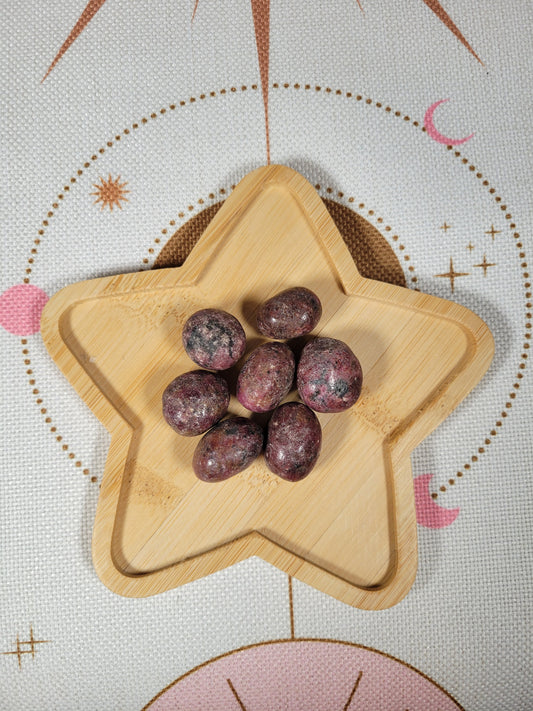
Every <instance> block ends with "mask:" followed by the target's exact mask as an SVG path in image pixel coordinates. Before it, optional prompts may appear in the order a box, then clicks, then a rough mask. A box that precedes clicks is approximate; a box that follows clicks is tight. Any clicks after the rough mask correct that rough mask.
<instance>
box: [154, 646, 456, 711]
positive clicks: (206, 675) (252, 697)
mask: <svg viewBox="0 0 533 711" xmlns="http://www.w3.org/2000/svg"><path fill="white" fill-rule="evenodd" d="M407 708H408V709H409V711H428V709H438V710H439V711H458V709H459V710H461V706H459V704H458V703H457V702H456V701H454V699H452V697H451V696H450V695H449V694H448V693H447V692H446V691H444V689H442V688H440V687H439V686H438V685H437V684H435V682H433V681H432V680H431V679H429V678H428V677H426V676H424V675H423V674H421V673H420V672H419V671H417V670H416V669H414V668H413V667H410V666H408V665H407V664H404V663H403V662H400V661H398V660H397V659H394V658H392V657H389V656H387V655H385V654H383V653H381V652H376V651H374V650H372V649H368V648H366V647H361V646H359V645H355V644H351V643H349V642H338V641H330V640H298V639H297V640H279V641H276V642H269V643H264V644H259V645H254V646H252V647H246V648H245V649H241V650H237V651H235V652H232V653H230V654H227V655H223V656H222V657H218V658H217V659H213V660H211V661H210V662H207V663H206V664H203V665H201V666H200V667H197V668H196V669H193V670H192V671H190V672H188V673H187V674H185V675H184V676H182V677H180V678H179V679H177V680H176V681H175V682H174V683H173V684H171V685H170V686H169V687H167V688H166V689H164V690H163V692H161V693H160V694H158V696H156V697H155V699H153V700H152V701H151V702H150V703H149V704H148V705H147V706H145V709H150V710H151V711H178V709H187V711H205V709H209V710H210V711H232V710H234V711H239V710H241V711H242V709H245V710H246V711H260V709H269V711H309V709H328V710H331V711H337V710H338V711H343V710H346V711H375V710H376V709H379V710H380V711H398V710H399V709H401V710H402V711H403V710H404V709H407ZM143 711H144V710H143Z"/></svg>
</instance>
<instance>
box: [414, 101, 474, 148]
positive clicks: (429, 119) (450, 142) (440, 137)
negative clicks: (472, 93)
mask: <svg viewBox="0 0 533 711" xmlns="http://www.w3.org/2000/svg"><path fill="white" fill-rule="evenodd" d="M447 101H449V99H441V100H440V101H435V103H434V104H431V106H430V107H429V109H428V110H427V111H426V113H425V115H424V128H425V129H426V131H427V134H428V136H429V137H430V138H432V139H433V140H434V141H437V143H443V144H444V145H446V146H460V145H461V143H466V142H467V141H469V140H470V139H471V138H473V137H474V134H473V133H471V134H470V135H469V136H466V137H465V138H450V137H449V136H445V135H444V134H442V133H440V131H437V129H436V128H435V124H434V123H433V114H434V113H435V109H436V108H437V106H440V105H441V104H444V103H446V102H447Z"/></svg>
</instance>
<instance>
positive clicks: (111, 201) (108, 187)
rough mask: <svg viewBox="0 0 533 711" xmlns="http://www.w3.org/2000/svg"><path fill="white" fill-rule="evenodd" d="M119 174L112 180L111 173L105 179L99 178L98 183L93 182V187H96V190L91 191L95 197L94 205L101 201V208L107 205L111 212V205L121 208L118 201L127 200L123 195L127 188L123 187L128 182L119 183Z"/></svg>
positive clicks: (127, 191)
mask: <svg viewBox="0 0 533 711" xmlns="http://www.w3.org/2000/svg"><path fill="white" fill-rule="evenodd" d="M119 181H120V175H119V176H117V177H116V178H115V180H113V178H112V177H111V175H109V177H108V179H107V180H104V179H103V178H100V183H93V188H96V192H94V193H91V195H96V196H97V199H96V200H95V201H94V203H93V204H94V205H97V204H98V203H99V202H101V203H102V208H101V209H102V210H103V209H104V207H106V206H107V207H109V209H110V210H111V212H112V211H113V205H116V206H117V207H119V208H120V209H121V210H122V205H121V204H120V201H121V200H123V201H125V202H128V198H127V197H124V196H125V194H126V193H129V192H130V191H129V190H124V187H125V186H126V185H127V184H128V183H120V182H119Z"/></svg>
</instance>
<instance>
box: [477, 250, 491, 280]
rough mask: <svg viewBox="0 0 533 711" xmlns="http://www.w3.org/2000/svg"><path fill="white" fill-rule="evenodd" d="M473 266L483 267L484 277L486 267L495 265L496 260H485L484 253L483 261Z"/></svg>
mask: <svg viewBox="0 0 533 711" xmlns="http://www.w3.org/2000/svg"><path fill="white" fill-rule="evenodd" d="M474 266H475V267H481V268H482V269H483V276H484V277H486V276H487V269H488V268H489V267H495V266H496V262H487V255H486V254H484V255H483V261H482V262H481V264H474Z"/></svg>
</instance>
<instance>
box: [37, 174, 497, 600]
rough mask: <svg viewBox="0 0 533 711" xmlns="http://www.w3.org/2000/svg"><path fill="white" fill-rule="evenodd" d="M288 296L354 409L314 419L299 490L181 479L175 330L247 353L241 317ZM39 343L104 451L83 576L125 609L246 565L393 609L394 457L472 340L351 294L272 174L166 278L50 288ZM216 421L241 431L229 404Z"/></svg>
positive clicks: (404, 525) (323, 243)
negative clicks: (340, 352) (227, 326)
mask: <svg viewBox="0 0 533 711" xmlns="http://www.w3.org/2000/svg"><path fill="white" fill-rule="evenodd" d="M290 286H306V287H308V288H310V289H312V290H313V291H314V292H315V293H316V294H317V295H318V296H319V298H320V300H321V302H322V305H323V316H322V319H321V321H320V323H319V324H318V326H317V328H316V329H315V332H314V333H315V334H316V335H325V336H331V337H334V338H339V339H341V340H343V341H345V342H346V343H348V344H349V345H350V347H351V348H352V350H353V351H354V353H355V354H356V355H357V356H358V358H359V360H360V361H361V364H362V367H363V373H364V384H363V391H362V395H361V398H360V399H359V401H358V402H357V403H356V405H355V406H354V407H353V408H351V409H350V410H349V411H347V412H345V413H342V414H335V415H318V417H319V420H320V422H321V425H322V428H323V445H322V453H321V456H320V458H319V461H318V464H317V465H316V467H315V469H314V470H313V471H312V472H311V474H310V475H309V476H308V477H307V478H306V479H304V480H303V481H301V482H297V483H290V482H286V481H283V480H281V479H279V478H278V477H276V476H275V475H273V474H271V473H270V472H269V471H268V469H267V467H266V465H265V463H264V461H263V458H262V457H261V458H260V459H259V460H257V461H256V462H255V463H254V464H253V465H252V466H251V467H249V469H247V470H245V471H244V472H242V473H240V474H238V475H236V476H234V477H233V478H231V479H229V480H227V481H225V482H220V483H216V484H214V483H209V484H208V483H204V482H201V481H199V480H198V479H197V478H196V477H195V476H194V473H193V470H192V466H191V461H192V455H193V451H194V448H195V446H196V444H197V441H198V438H197V437H180V436H179V435H177V434H176V433H175V432H174V431H173V430H171V429H170V427H168V425H167V424H166V423H165V422H164V420H163V417H162V413H161V395H162V392H163V390H164V388H165V387H166V385H167V384H168V383H169V382H170V381H171V380H172V379H173V378H175V377H176V376H177V375H179V374H181V373H183V372H186V371H188V370H193V369H195V368H196V366H195V365H194V363H192V362H191V361H190V360H189V359H188V357H187V356H186V354H185V352H184V350H183V347H182V344H181V330H182V326H183V323H184V322H185V320H186V319H187V318H188V317H189V316H190V315H191V314H192V313H193V312H194V311H196V310H198V309H201V308H206V307H216V308H221V309H225V310H226V311H229V312H230V313H232V314H234V315H235V316H236V317H237V318H238V319H239V320H240V321H241V323H242V324H243V327H244V329H245V331H246V334H247V337H248V344H249V346H248V352H249V351H250V350H251V348H253V347H255V346H256V345H258V344H259V343H260V342H262V341H264V340H266V339H264V338H262V337H261V336H260V334H259V333H258V332H257V330H256V329H255V326H254V313H255V311H256V309H257V307H258V305H259V304H260V303H261V302H263V301H264V300H266V299H268V298H270V297H271V296H273V295H274V294H275V293H277V292H279V291H281V290H282V289H285V288H288V287H290ZM41 330H42V335H43V338H44V341H45V343H46V346H47V348H48V349H49V352H50V354H51V356H52V358H53V359H54V360H55V361H56V363H57V364H58V366H59V367H60V369H61V370H62V371H63V373H64V374H65V375H66V377H67V378H68V380H69V381H70V382H71V383H72V385H73V386H74V388H75V389H76V390H77V392H78V393H79V395H80V396H81V397H82V398H83V399H84V400H85V402H86V403H87V404H88V406H89V407H90V408H91V409H92V411H93V412H94V413H95V415H96V416H97V417H98V418H99V419H100V420H101V421H102V422H103V424H104V425H105V426H106V427H107V429H108V430H109V432H110V434H111V445H110V449H109V454H108V458H107V463H106V466H105V471H104V473H103V478H102V483H101V491H100V497H99V501H98V507H97V512H96V518H95V524H94V533H93V560H94V565H95V568H96V570H97V572H98V575H99V576H100V578H101V580H102V581H103V582H104V583H105V585H107V586H108V587H109V588H110V589H111V590H113V591H115V592H117V593H119V594H121V595H126V596H134V597H142V596H147V595H153V594H155V593H160V592H163V591H165V590H168V589H170V588H174V587H177V586H179V585H183V584H185V583H188V582H190V581H193V580H195V579H197V578H200V577H202V576H205V575H208V574H210V573H213V572H215V571H217V570H220V569H221V568H224V567H227V566H229V565H232V564H234V563H237V562H238V561H241V560H243V559H245V558H248V557H250V556H260V557H261V558H263V559H264V560H266V561H268V562H270V563H272V564H273V565H275V566H277V567H278V568H280V569H282V570H284V571H285V572H286V573H287V574H289V575H291V576H294V577H296V578H298V579H299V580H302V581H304V582H305V583H307V584H309V585H312V586H314V587H315V588H318V589H319V590H321V591H323V592H325V593H328V594H329V595H332V596H334V597H336V598H338V599H339V600H342V601H344V602H346V603H349V604H350V605H354V606H356V607H359V608H364V609H379V608H385V607H389V606H391V605H394V604H395V603H397V602H398V601H399V600H401V599H402V597H403V596H404V595H405V594H406V593H407V592H408V590H409V589H410V587H411V585H412V583H413V580H414V577H415V573H416V567H417V535H416V534H417V532H416V517H415V506H414V495H413V483H412V474H411V466H410V453H411V452H412V450H413V449H414V447H416V445H417V444H418V443H419V442H420V441H421V440H422V439H423V438H424V437H426V436H427V435H428V434H429V433H430V432H431V431H432V430H433V429H434V428H435V427H437V425H438V424H439V423H440V422H441V421H442V420H443V419H444V418H445V417H446V416H447V415H448V414H449V413H450V412H451V410H452V409H453V408H455V407H456V406H457V405H458V403H459V402H460V401H461V400H462V399H463V398H464V397H465V396H466V395H467V394H468V392H469V391H470V390H471V389H472V388H473V387H474V385H475V384H476V383H477V382H478V381H479V379H480V378H481V376H482V375H483V373H484V372H485V370H486V369H487V367H488V365H489V363H490V360H491V358H492V354H493V340H492V336H491V334H490V331H489V330H488V328H487V326H486V325H485V323H483V321H481V319H479V318H478V317H477V316H476V315H475V314H473V313H472V312H471V311H469V310H468V309H466V308H464V307H462V306H460V305H458V304H455V303H452V302H448V301H445V300H442V299H439V298H436V297H433V296H428V295H426V294H422V293H419V292H415V291H411V290H408V289H405V288H402V287H398V286H392V285H390V284H385V283H382V282H377V281H373V280H370V279H364V278H363V277H361V276H360V274H359V273H358V272H357V269H356V267H355V265H354V261H353V259H352V257H351V256H350V253H349V251H348V249H347V247H346V245H345V243H344V242H343V239H342V237H341V235H340V234H339V232H338V230H337V228H336V226H335V224H334V223H333V221H332V219H331V217H330V216H329V214H328V212H327V210H326V208H325V207H324V204H323V202H322V201H321V199H320V197H319V196H318V194H317V193H316V191H315V190H314V188H313V187H312V186H311V185H310V184H309V183H308V182H307V181H306V180H305V179H304V178H303V177H302V176H301V175H299V174H298V173H296V172H295V171H293V170H291V169H289V168H286V167H284V166H276V165H274V166H267V167H263V168H260V169H258V170H256V171H254V172H252V173H250V174H248V175H247V176H246V177H245V178H244V179H243V180H242V181H241V182H240V183H239V185H238V186H237V187H236V189H235V190H234V192H233V193H232V194H231V196H230V197H229V198H228V199H227V200H226V202H225V204H224V205H223V207H222V208H221V209H220V211H219V212H218V213H217V215H216V216H215V218H214V219H213V221H212V222H211V223H210V225H209V227H208V228H207V230H206V231H205V233H204V234H203V236H202V237H201V238H200V240H199V242H198V243H197V244H196V246H195V247H194V248H193V250H192V252H191V254H190V256H189V257H188V258H187V260H186V262H185V263H184V265H183V266H182V267H179V268H171V269H161V270H154V271H149V272H140V273H134V274H123V275H120V276H113V277H106V278H102V279H95V280H91V281H86V282H81V283H78V284H73V285H72V286H68V287H66V288H65V289H63V290H62V291H60V292H59V293H57V294H56V295H55V296H53V297H52V298H51V299H50V301H49V302H48V304H47V306H46V308H45V311H44V313H43V317H42V329H41ZM229 378H230V381H231V380H232V379H233V383H234V382H235V378H236V371H235V372H233V371H230V373H229ZM296 396H297V394H296V393H293V394H292V395H291V396H290V397H292V398H295V397H296ZM230 412H231V413H233V414H240V415H247V416H248V415H250V413H246V411H244V409H243V408H242V407H241V405H240V404H239V403H238V401H237V400H236V398H234V397H233V396H232V399H231V403H230Z"/></svg>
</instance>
